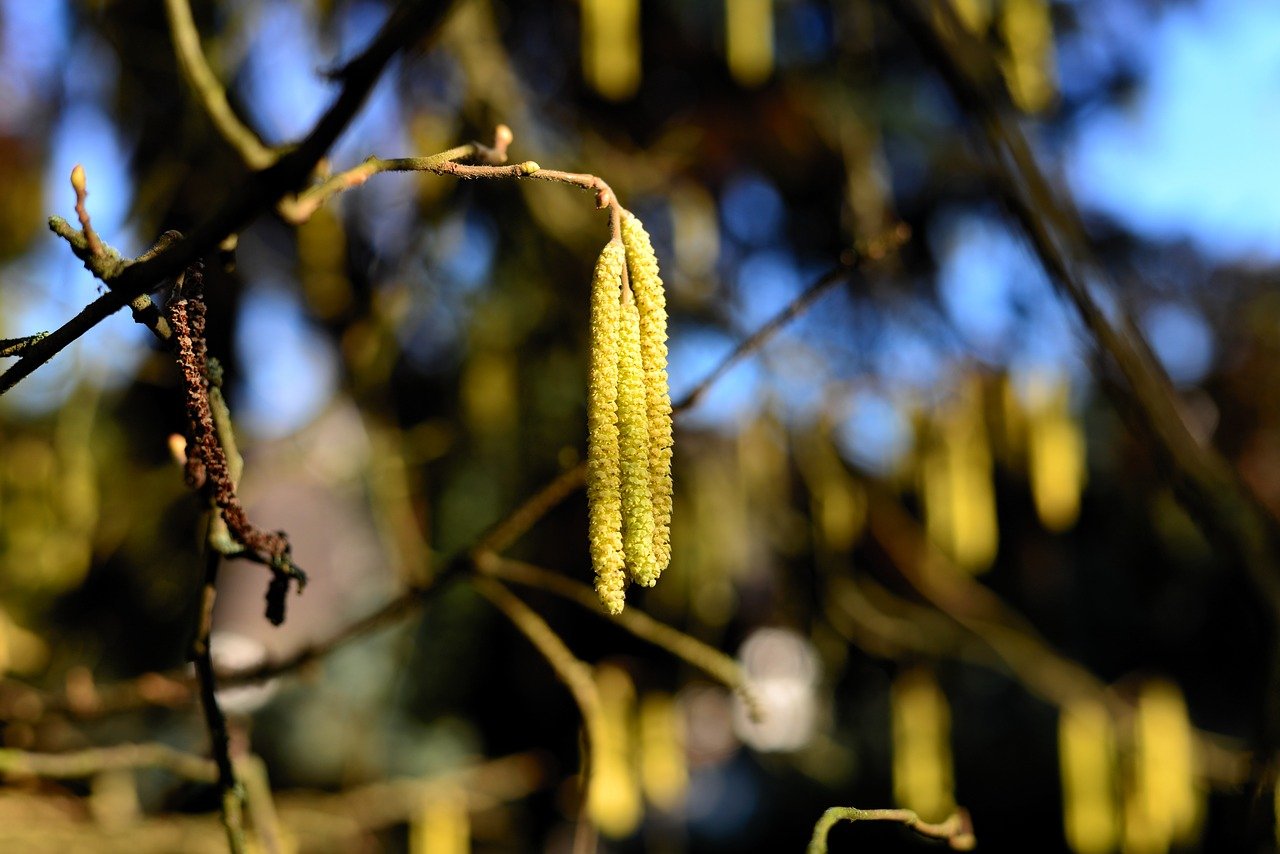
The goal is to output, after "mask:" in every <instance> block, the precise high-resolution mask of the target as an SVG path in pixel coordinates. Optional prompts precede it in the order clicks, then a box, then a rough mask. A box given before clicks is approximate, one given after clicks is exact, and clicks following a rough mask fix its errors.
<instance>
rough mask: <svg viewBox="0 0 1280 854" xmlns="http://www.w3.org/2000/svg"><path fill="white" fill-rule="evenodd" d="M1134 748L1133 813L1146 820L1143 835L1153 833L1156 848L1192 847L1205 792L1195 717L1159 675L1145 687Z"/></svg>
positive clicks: (1174, 686)
mask: <svg viewBox="0 0 1280 854" xmlns="http://www.w3.org/2000/svg"><path fill="white" fill-rule="evenodd" d="M1134 747H1135V757H1134V765H1135V773H1134V778H1135V780H1134V782H1135V784H1136V792H1135V795H1136V797H1135V799H1134V800H1135V805H1134V809H1132V810H1131V811H1133V812H1137V813H1141V814H1142V816H1143V817H1144V818H1145V819H1146V828H1145V831H1146V833H1143V834H1138V835H1140V836H1147V835H1149V836H1150V837H1152V839H1153V842H1154V844H1153V845H1152V848H1153V850H1154V849H1155V848H1157V847H1158V848H1159V849H1160V850H1167V849H1168V847H1169V846H1170V845H1176V846H1179V847H1181V846H1186V845H1189V844H1190V843H1192V842H1194V841H1195V840H1196V838H1197V837H1198V836H1199V834H1200V818H1201V815H1202V813H1203V811H1204V803H1203V801H1204V794H1203V791H1202V790H1201V788H1200V786H1199V784H1198V782H1197V780H1196V765H1195V762H1196V760H1195V744H1194V741H1193V738H1192V729H1191V721H1190V720H1189V719H1188V717H1187V705H1186V701H1185V700H1184V699H1183V697H1182V691H1181V690H1180V689H1179V688H1178V686H1177V685H1175V684H1173V683H1172V682H1168V681H1166V680H1162V679H1158V680H1153V681H1151V682H1148V683H1147V684H1145V685H1143V686H1142V691H1141V693H1140V694H1139V695H1138V706H1137V714H1136V715H1135V719H1134ZM1130 847H1133V848H1137V847H1139V846H1130Z"/></svg>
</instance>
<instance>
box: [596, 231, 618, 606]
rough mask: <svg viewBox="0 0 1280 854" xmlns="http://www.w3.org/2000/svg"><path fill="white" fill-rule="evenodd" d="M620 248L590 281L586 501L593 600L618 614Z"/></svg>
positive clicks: (609, 249)
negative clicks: (594, 581)
mask: <svg viewBox="0 0 1280 854" xmlns="http://www.w3.org/2000/svg"><path fill="white" fill-rule="evenodd" d="M624 264H625V261H624V255H623V249H622V244H620V243H619V242H618V241H616V240H611V241H609V243H608V244H607V245H606V246H605V247H604V250H603V251H602V252H601V253H600V259H599V260H598V261H596V269H595V276H594V277H593V279H592V281H591V369H590V370H591V376H590V381H589V386H588V389H587V501H588V516H589V520H588V528H589V531H588V535H589V538H590V544H591V563H592V566H593V567H594V569H595V573H596V594H597V595H598V596H599V597H600V601H601V603H603V604H604V606H605V608H606V609H607V610H608V611H609V613H611V614H618V613H620V612H621V611H622V606H623V600H624V596H625V588H626V584H627V574H626V569H625V567H624V562H623V549H622V504H623V502H622V469H621V465H620V462H619V443H618V354H619V343H620V340H619V321H620V310H621V304H620V298H621V294H622V270H623V266H624Z"/></svg>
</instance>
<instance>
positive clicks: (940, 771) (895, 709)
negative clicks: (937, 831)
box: [889, 669, 955, 821]
mask: <svg viewBox="0 0 1280 854" xmlns="http://www.w3.org/2000/svg"><path fill="white" fill-rule="evenodd" d="M889 707H890V708H889V710H890V717H891V720H892V724H893V727H892V729H893V797H894V800H896V801H897V802H898V805H899V806H902V807H906V808H907V809H910V810H915V811H916V812H917V813H919V814H920V817H921V818H923V819H924V820H925V821H942V820H943V819H944V818H946V816H948V815H949V814H950V813H951V812H952V811H953V810H955V799H954V795H953V794H952V766H951V709H950V707H949V706H948V705H947V697H946V695H945V694H943V693H942V689H941V688H939V687H938V683H937V682H936V681H934V678H933V675H932V674H931V673H930V672H929V671H928V670H925V669H916V670H909V671H907V672H905V673H903V674H902V675H900V676H899V677H898V678H897V679H895V680H894V682H893V687H892V690H891V691H890V692H889Z"/></svg>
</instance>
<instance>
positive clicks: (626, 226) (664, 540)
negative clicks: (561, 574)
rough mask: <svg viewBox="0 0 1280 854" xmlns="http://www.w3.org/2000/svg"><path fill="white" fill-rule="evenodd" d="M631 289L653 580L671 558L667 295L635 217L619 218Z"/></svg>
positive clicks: (646, 236) (628, 215) (640, 225)
mask: <svg viewBox="0 0 1280 854" xmlns="http://www.w3.org/2000/svg"><path fill="white" fill-rule="evenodd" d="M622 242H623V245H624V246H625V247H626V250H627V272H628V274H629V277H630V283H631V292H632V294H633V295H634V297H635V304H636V308H637V309H638V311H639V315H640V352H641V360H642V363H643V365H644V385H645V410H646V420H647V421H648V433H649V493H650V498H651V500H652V502H653V545H652V552H653V566H654V575H653V579H652V580H651V581H649V582H648V583H650V584H652V583H653V582H654V581H657V578H658V575H659V574H661V573H662V571H663V570H664V569H666V568H667V564H669V563H670V562H671V493H672V484H671V450H672V444H673V441H672V432H671V394H670V392H669V390H668V386H667V298H666V294H665V292H664V290H663V286H662V277H661V276H660V275H659V273H658V259H657V256H656V255H655V254H654V252H653V244H652V242H650V240H649V234H648V232H646V231H645V229H644V226H643V225H642V224H641V222H640V220H639V219H638V218H636V217H634V216H632V215H630V214H627V215H626V216H624V217H623V219H622Z"/></svg>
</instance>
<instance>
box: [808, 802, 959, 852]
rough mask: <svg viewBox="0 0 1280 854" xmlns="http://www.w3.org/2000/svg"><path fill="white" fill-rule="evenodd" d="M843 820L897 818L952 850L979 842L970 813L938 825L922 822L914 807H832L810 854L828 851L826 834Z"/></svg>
mask: <svg viewBox="0 0 1280 854" xmlns="http://www.w3.org/2000/svg"><path fill="white" fill-rule="evenodd" d="M841 821H896V822H898V823H899V824H902V825H905V826H906V827H907V828H909V829H910V830H914V831H915V832H916V833H918V834H920V835H921V836H927V837H929V838H930V839H941V840H943V841H944V842H946V843H947V845H949V846H950V847H951V850H952V851H972V850H973V848H974V846H975V845H977V844H978V843H977V840H976V839H975V838H974V836H973V824H972V823H971V822H970V821H969V814H968V813H967V812H965V811H964V810H960V811H959V812H956V813H954V814H952V815H951V816H950V817H949V818H947V819H945V820H944V821H942V822H941V823H939V824H930V823H929V822H927V821H921V820H920V816H918V815H916V814H915V813H914V812H912V811H911V810H860V809H858V808H857V807H831V808H830V809H828V810H827V811H826V812H824V813H823V814H822V818H820V819H818V823H817V824H816V825H814V827H813V838H812V839H810V840H809V854H827V835H828V834H829V833H831V828H833V827H835V825H836V824H837V823H838V822H841Z"/></svg>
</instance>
